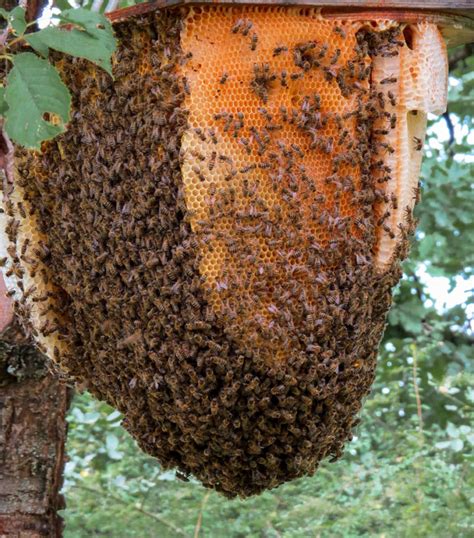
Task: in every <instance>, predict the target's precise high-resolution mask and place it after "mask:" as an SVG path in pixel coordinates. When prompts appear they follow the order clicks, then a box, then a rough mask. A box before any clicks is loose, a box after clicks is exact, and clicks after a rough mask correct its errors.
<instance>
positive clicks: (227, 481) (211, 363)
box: [4, 7, 413, 497]
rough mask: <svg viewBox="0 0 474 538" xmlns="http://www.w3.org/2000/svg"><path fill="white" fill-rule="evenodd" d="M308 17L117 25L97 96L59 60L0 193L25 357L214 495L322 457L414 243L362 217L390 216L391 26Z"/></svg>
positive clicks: (244, 490) (364, 380) (76, 68)
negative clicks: (34, 146)
mask: <svg viewBox="0 0 474 538" xmlns="http://www.w3.org/2000/svg"><path fill="white" fill-rule="evenodd" d="M308 13H310V15H311V13H313V12H309V11H308V10H306V12H304V13H303V12H301V10H300V11H298V10H294V9H293V10H292V9H290V8H285V9H283V8H266V9H265V10H260V11H259V10H256V11H252V9H251V8H222V7H220V8H215V9H214V8H206V9H205V10H199V9H198V8H190V9H188V10H183V11H179V10H176V11H163V12H161V13H159V14H157V15H155V14H150V15H147V16H146V17H143V18H139V19H135V20H133V21H128V22H121V23H118V24H117V25H116V27H115V28H116V33H117V37H118V39H119V41H120V47H119V51H118V52H117V54H116V57H115V61H114V76H115V81H112V80H111V79H110V78H109V77H108V76H107V75H106V74H105V73H104V72H102V71H100V70H99V69H96V68H95V67H94V66H92V65H91V64H89V63H87V62H85V61H82V60H71V59H69V58H65V57H60V56H58V57H57V62H56V65H57V66H58V68H59V69H60V71H61V74H62V76H63V77H64V80H65V82H66V83H67V85H68V86H69V87H70V88H71V90H72V93H73V99H74V103H73V110H74V112H73V121H72V122H71V125H70V127H69V130H68V131H67V132H66V133H65V134H64V135H62V136H60V137H59V138H57V139H56V140H54V141H52V142H49V143H47V144H44V147H43V152H42V154H37V153H34V152H25V151H20V150H17V156H16V157H17V162H16V165H17V170H16V172H17V178H16V182H15V185H13V186H11V187H9V189H8V192H7V193H6V194H7V201H6V203H5V210H6V217H5V219H4V220H5V224H6V232H7V234H8V237H9V239H10V245H9V247H8V256H9V258H10V261H9V265H8V274H9V276H10V277H11V278H13V279H15V280H16V286H17V288H18V289H19V292H18V293H17V295H16V308H17V311H18V312H19V314H20V315H21V317H22V319H23V320H24V322H25V324H27V325H28V327H29V330H30V332H31V333H32V334H33V335H34V336H35V338H36V340H37V342H38V343H39V345H40V346H41V347H42V349H44V350H45V351H46V352H47V353H48V354H49V355H50V356H51V357H52V358H53V359H54V361H55V362H56V363H57V364H58V366H59V367H60V369H61V370H62V371H63V372H65V373H67V374H68V375H69V376H71V377H72V378H74V379H75V380H76V381H78V382H80V383H81V384H83V385H84V386H85V387H87V389H88V390H89V391H90V392H91V393H92V394H93V395H95V396H96V397H98V398H100V399H104V400H105V401H107V402H108V403H110V404H111V405H113V406H115V407H116V408H117V409H119V410H120V411H121V412H122V413H124V415H125V420H124V426H125V427H126V428H127V429H128V430H129V431H130V432H131V434H132V435H133V436H134V437H135V438H136V439H137V441H138V443H139V445H140V446H141V448H142V449H143V450H145V451H146V452H148V453H149V454H152V455H153V456H156V457H157V458H158V459H159V461H160V463H161V465H162V466H163V467H165V468H167V467H177V468H178V469H179V470H180V471H181V472H182V473H184V474H185V475H189V474H192V475H194V476H195V477H197V478H198V479H199V480H201V481H202V483H203V484H204V485H205V486H208V487H212V488H215V489H217V490H218V491H221V492H223V493H224V494H225V495H226V496H228V497H233V496H236V495H240V496H243V497H244V496H249V495H252V494H256V493H259V492H261V491H263V490H265V489H268V488H273V487H276V486H278V485H279V484H281V483H282V482H285V481H288V480H291V479H293V478H297V477H300V476H303V475H306V474H312V473H314V471H315V470H316V468H317V466H318V463H319V462H320V461H321V460H322V459H323V458H325V457H328V456H329V457H332V458H337V457H339V456H340V455H341V454H342V449H343V445H344V443H345V442H346V441H347V440H348V439H350V437H351V429H352V427H353V426H354V424H355V422H356V420H357V419H356V415H357V413H358V411H359V410H360V408H361V402H362V399H363V398H364V396H366V395H367V394H368V392H369V390H370V386H371V383H372V381H373V378H374V371H375V365H376V354H377V347H378V343H379V341H380V338H381V336H382V333H383V329H384V325H385V316H386V313H387V311H388V309H389V307H390V303H391V288H392V286H393V285H394V284H395V283H396V282H397V281H398V279H399V278H400V275H401V273H400V269H399V260H400V259H402V258H403V257H404V256H405V255H406V252H407V244H408V239H407V238H408V235H409V233H410V232H411V231H412V229H413V222H412V219H411V206H410V207H409V206H406V207H405V206H404V209H406V210H405V211H404V213H403V219H402V221H401V222H397V223H395V225H396V226H397V227H396V229H395V225H393V228H390V227H388V226H387V224H386V222H385V221H386V220H387V219H388V216H387V215H385V217H384V211H387V210H386V209H385V210H384V211H381V210H380V207H381V206H382V205H383V204H385V205H386V206H389V205H391V206H392V207H398V206H397V203H398V200H397V197H396V196H395V195H394V194H393V193H391V192H386V190H385V189H384V183H387V182H389V181H390V174H391V172H392V170H391V168H390V167H388V166H387V165H385V164H384V158H383V155H384V154H385V153H387V152H388V153H390V154H392V153H394V154H395V155H396V151H397V147H396V146H394V147H392V146H390V144H389V142H387V141H386V140H385V139H384V136H386V134H384V133H385V131H387V133H388V132H389V131H390V130H391V129H394V128H395V124H396V119H397V118H396V116H394V112H393V111H390V112H386V111H385V110H384V108H385V106H386V103H387V102H390V99H391V97H390V96H389V95H388V91H389V88H387V90H385V89H383V90H381V89H377V92H376V93H375V92H374V91H373V90H372V87H371V74H372V64H373V61H374V58H375V57H377V56H380V55H387V56H388V57H395V56H396V55H398V54H399V53H400V50H402V49H403V47H406V43H405V41H404V38H403V32H402V28H401V27H400V25H398V24H396V23H385V24H382V25H380V27H377V28H375V29H374V28H367V27H365V26H364V25H363V24H362V23H357V24H350V25H346V24H343V23H341V22H338V21H335V20H331V21H325V20H323V21H321V20H320V19H319V18H318V17H317V14H316V12H314V13H313V14H312V15H311V16H309V15H308ZM289 22H292V23H294V24H296V23H301V26H300V28H299V30H298V31H296V30H292V31H291V32H292V33H290V34H288V35H287V36H284V35H283V33H282V34H280V33H278V32H277V33H275V32H273V29H274V28H279V27H280V26H281V28H287V27H290V25H289V24H288V23H289ZM294 24H293V26H294ZM279 25H280V26H279ZM216 28H218V30H217V31H216ZM223 28H224V29H225V32H228V34H226V35H225V37H223V35H224V34H223V30H222V29H223ZM213 32H214V33H215V35H214V37H213V36H212V34H213ZM216 32H217V33H216ZM254 36H256V37H254ZM284 37H285V38H286V39H284ZM198 38H200V40H199V39H198ZM280 39H281V42H280ZM219 40H221V41H222V44H216V43H217V42H218V41H219ZM226 43H227V44H228V46H227V45H226ZM218 57H220V58H221V60H222V62H224V63H225V65H224V63H218V62H220V61H221V60H218V59H217V58H218ZM284 73H286V74H284ZM387 84H390V83H387ZM382 86H383V85H382ZM228 90H229V91H228ZM226 92H227V93H226ZM380 122H383V125H382V126H381V124H380ZM392 150H393V151H392ZM384 166H385V167H386V168H385V169H383V167H384ZM381 170H382V172H383V173H382V174H381V173H380V171H381ZM403 203H405V202H403ZM384 225H385V226H386V227H387V230H385V233H387V234H389V236H390V234H393V236H394V238H395V233H396V241H395V242H394V244H393V255H392V256H391V258H390V260H389V262H388V263H387V264H386V266H385V267H384V270H383V271H382V270H380V268H378V267H377V265H376V263H375V261H374V260H375V256H376V253H377V248H378V247H377V244H378V243H377V241H378V239H377V237H378V236H379V235H380V234H379V232H380V229H381V227H383V226H384Z"/></svg>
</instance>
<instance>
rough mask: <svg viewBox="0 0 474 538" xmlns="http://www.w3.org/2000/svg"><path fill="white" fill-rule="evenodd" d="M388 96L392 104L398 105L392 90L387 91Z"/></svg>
mask: <svg viewBox="0 0 474 538" xmlns="http://www.w3.org/2000/svg"><path fill="white" fill-rule="evenodd" d="M387 97H388V99H389V101H390V104H391V105H392V106H397V100H396V98H395V95H394V94H393V92H392V91H388V92H387Z"/></svg>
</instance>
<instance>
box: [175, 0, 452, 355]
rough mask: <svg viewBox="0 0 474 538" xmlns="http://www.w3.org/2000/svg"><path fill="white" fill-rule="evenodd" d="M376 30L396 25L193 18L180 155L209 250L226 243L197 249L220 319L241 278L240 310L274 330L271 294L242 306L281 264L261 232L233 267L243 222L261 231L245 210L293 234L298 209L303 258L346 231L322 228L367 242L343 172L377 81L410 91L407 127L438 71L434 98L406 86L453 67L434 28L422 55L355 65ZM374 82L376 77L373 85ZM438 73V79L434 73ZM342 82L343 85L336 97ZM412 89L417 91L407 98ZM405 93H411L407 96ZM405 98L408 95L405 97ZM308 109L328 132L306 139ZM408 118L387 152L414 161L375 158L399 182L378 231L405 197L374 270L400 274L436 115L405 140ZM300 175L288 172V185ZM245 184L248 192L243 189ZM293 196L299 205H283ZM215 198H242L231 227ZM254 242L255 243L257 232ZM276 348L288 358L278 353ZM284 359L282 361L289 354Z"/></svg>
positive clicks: (306, 13) (220, 11) (352, 187)
mask: <svg viewBox="0 0 474 538" xmlns="http://www.w3.org/2000/svg"><path fill="white" fill-rule="evenodd" d="M367 26H370V28H371V29H373V28H374V27H375V28H376V29H377V30H378V31H383V30H385V29H388V28H391V27H394V26H397V23H395V22H393V21H378V22H377V23H372V24H371V25H369V24H368V23H366V22H365V21H349V20H344V18H341V19H340V20H337V19H326V18H323V17H321V15H320V13H319V11H318V10H317V9H308V8H296V7H295V8H281V7H277V8H274V7H262V6H253V7H246V8H242V7H238V8H229V7H207V6H206V7H195V8H191V9H190V11H189V13H188V15H187V17H186V18H185V24H184V29H183V32H182V47H183V52H184V53H191V54H192V59H191V60H190V61H189V62H188V63H187V64H186V66H185V67H184V68H183V74H184V76H185V77H186V79H187V82H188V95H187V97H186V100H185V105H186V108H187V109H188V111H189V129H188V131H187V133H186V134H185V135H184V137H183V141H182V155H183V157H184V162H183V165H182V172H183V182H184V189H185V194H186V202H187V206H188V209H189V210H190V211H191V212H192V214H193V219H192V225H193V228H194V230H195V231H199V230H202V229H206V228H207V227H209V225H212V230H213V237H215V235H217V237H219V234H220V235H221V237H222V239H221V240H219V239H217V240H216V239H214V240H213V242H212V244H210V245H209V244H208V245H203V246H202V248H201V252H202V263H201V272H202V274H203V275H205V276H206V277H207V285H208V287H209V290H210V294H211V297H212V301H213V303H214V304H215V306H216V308H220V307H221V306H222V304H221V303H222V302H221V300H220V296H221V294H220V293H219V291H220V289H221V287H222V286H224V287H227V281H226V279H225V275H226V274H229V273H231V274H235V273H237V274H239V275H241V277H240V278H239V277H237V278H235V277H233V278H231V280H233V284H234V286H236V288H234V294H235V296H237V297H240V302H241V315H242V316H244V317H245V318H248V317H249V316H253V317H255V318H256V319H259V320H261V321H262V322H264V323H265V324H267V325H269V326H270V327H271V318H272V315H271V309H272V302H271V298H270V296H271V293H272V291H273V290H272V288H271V287H270V288H269V290H268V291H269V293H268V296H267V298H264V299H263V300H261V301H259V302H257V303H256V302H255V301H253V300H252V299H251V298H249V300H248V303H249V304H251V305H252V306H251V308H250V310H249V309H247V308H245V307H244V306H243V305H244V304H245V302H246V301H245V300H244V299H243V298H244V297H246V295H248V296H250V295H252V293H253V291H254V290H253V286H254V284H255V282H258V280H259V277H260V276H261V274H262V272H263V271H265V267H266V266H268V265H270V266H272V265H274V264H275V262H277V259H278V258H281V257H282V253H281V252H276V250H275V249H274V248H272V246H271V245H270V244H269V243H268V242H267V241H266V240H265V237H262V233H261V231H260V230H256V231H255V234H256V235H257V236H258V239H257V240H256V241H254V243H253V245H252V247H250V249H251V252H249V256H248V263H242V256H241V252H238V254H239V256H237V255H236V252H237V250H238V249H237V248H235V249H234V250H232V246H231V247H230V248H229V244H230V245H232V240H233V238H235V239H236V241H237V240H238V237H239V236H240V235H241V232H242V231H243V230H244V231H245V226H243V228H242V226H240V225H239V223H238V222H237V221H236V218H235V216H236V215H238V214H239V212H240V213H241V214H244V215H247V217H248V218H247V221H246V222H247V224H248V223H249V222H250V221H251V219H250V217H251V215H249V208H250V211H252V210H254V212H255V213H258V212H259V210H260V213H258V214H261V213H262V212H267V213H268V214H269V215H271V216H272V217H273V219H272V221H273V222H275V220H276V221H277V222H281V226H282V228H284V227H285V223H287V222H291V221H292V220H293V218H294V216H293V214H294V212H295V208H296V207H297V208H298V211H299V214H300V222H299V226H300V227H301V229H303V230H304V235H306V237H308V240H307V241H306V242H303V244H301V243H300V246H301V247H302V248H303V250H305V251H306V250H307V248H308V246H309V244H310V243H311V242H312V241H313V242H314V241H316V242H317V244H318V246H319V247H320V248H322V249H327V247H328V244H329V242H330V240H335V239H336V240H337V239H340V238H341V237H342V235H341V234H340V233H338V230H337V228H336V230H335V229H334V227H332V228H331V227H330V226H328V223H327V221H325V218H324V215H326V214H331V215H333V216H334V215H336V216H337V218H338V219H340V220H341V221H344V220H347V221H349V230H350V233H352V234H353V235H354V236H357V237H360V233H359V231H358V229H357V227H356V226H355V225H354V222H355V221H357V220H360V219H361V218H363V217H364V214H363V212H362V210H363V208H362V207H361V204H360V203H359V198H358V196H359V194H360V191H361V185H360V177H361V176H360V174H361V170H360V166H359V164H360V163H359V162H356V161H354V160H353V161H352V162H345V161H344V157H345V156H346V155H348V154H349V153H351V152H352V151H353V150H354V148H357V146H358V144H359V141H358V133H357V123H356V118H355V115H353V116H351V113H352V114H353V113H354V111H355V110H356V109H357V108H358V107H360V106H361V103H363V104H366V103H367V100H368V98H369V90H370V89H372V90H373V88H374V86H371V85H372V83H373V82H375V83H377V77H379V80H382V79H383V78H385V77H387V76H389V75H387V74H386V73H387V70H388V71H390V70H393V73H395V74H397V78H398V77H399V80H400V82H399V83H398V84H396V88H397V90H396V91H395V92H394V93H395V95H396V98H397V105H396V106H394V107H393V109H394V110H393V112H394V113H395V114H396V115H397V116H399V115H402V116H404V118H405V117H408V119H409V120H410V118H412V116H407V114H406V107H407V104H408V102H409V101H410V95H411V94H410V93H409V92H410V91H411V92H412V94H413V95H416V96H419V95H424V93H425V92H424V90H426V91H428V87H429V86H430V84H427V81H428V80H430V79H429V78H428V75H429V74H430V69H429V68H427V67H430V66H431V64H430V62H429V61H428V64H429V65H428V66H426V65H425V69H423V68H422V69H421V71H422V73H421V79H422V80H423V81H424V84H420V82H419V81H418V80H416V77H415V76H413V75H410V73H413V72H414V70H418V71H420V66H423V65H424V64H426V58H427V54H428V55H429V54H434V55H435V57H436V58H440V59H441V61H445V55H444V49H443V44H442V39H441V37H440V36H439V32H438V31H437V29H436V28H435V27H434V26H433V25H424V26H423V27H420V28H418V29H415V30H414V32H415V36H422V37H420V38H419V39H418V41H421V42H420V43H418V42H417V40H416V39H415V40H414V43H415V46H414V44H413V43H410V47H408V46H406V45H405V44H402V45H403V46H401V47H400V49H401V53H400V55H398V56H393V57H384V56H380V57H376V58H375V59H372V58H370V57H369V56H368V55H367V54H365V55H362V56H361V55H359V56H356V55H355V52H354V51H355V49H356V47H357V44H358V42H357V32H358V31H359V30H361V28H364V27H367ZM428 44H431V45H432V46H427V45H428ZM298 54H299V55H300V57H302V62H299V57H298ZM305 57H306V58H308V59H309V60H310V61H311V62H315V63H316V67H317V69H314V68H313V63H312V65H311V67H310V68H305V65H304V62H305ZM297 64H299V65H297ZM419 64H420V65H419ZM437 67H439V66H437ZM364 68H365V69H367V72H366V74H367V73H370V75H368V76H364V73H363V70H364ZM400 71H401V72H400ZM405 71H407V72H405ZM434 71H439V69H437V68H436V67H435V69H434ZM382 73H385V74H384V75H382ZM399 73H400V75H401V76H399ZM341 74H344V76H343V77H342V82H341V83H339V82H338V77H339V76H340V75H341ZM392 76H394V75H392ZM259 77H260V78H259ZM259 80H264V81H265V84H263V88H262V87H261V86H260V85H258V84H257V83H256V82H259ZM405 80H409V84H408V85H406V84H405V82H403V81H405ZM400 84H401V86H400ZM399 87H401V88H402V90H398V88H399ZM407 87H408V88H410V90H406V89H404V88H407ZM433 87H434V88H437V87H438V86H437V85H436V84H434V85H433ZM381 89H382V90H384V91H385V88H381ZM403 92H405V93H406V95H405V94H403ZM432 93H434V94H436V91H434V92H433V91H432ZM443 95H444V94H443V91H441V92H438V94H437V95H435V96H434V97H433V99H434V101H436V104H437V106H438V108H439V107H440V105H439V103H440V102H441V103H442V101H443ZM415 100H416V99H415ZM411 101H413V98H412V99H411ZM427 101H429V99H427ZM389 106H390V105H387V110H388V109H389ZM305 107H306V109H307V111H308V113H310V114H311V115H314V113H315V111H316V115H319V116H320V121H321V123H322V126H321V125H315V126H314V128H313V129H302V128H301V124H299V122H300V121H301V122H303V121H304V119H302V116H304V113H305ZM441 107H442V105H441ZM420 108H421V110H425V109H426V107H423V106H421V107H420ZM295 113H297V114H298V117H296V116H294V115H295ZM292 118H293V121H292ZM404 118H402V119H401V121H400V122H399V123H398V125H397V126H394V125H392V126H391V129H390V133H389V134H388V136H387V137H386V140H384V142H383V143H384V144H385V145H390V144H392V145H393V146H394V148H396V149H398V148H403V149H404V150H403V151H402V152H401V153H399V152H398V151H396V152H395V153H394V154H393V157H391V156H390V155H389V156H388V157H390V158H388V157H387V155H386V153H387V152H386V151H385V150H384V151H381V152H379V153H378V154H376V155H375V156H374V154H373V153H372V155H371V156H368V157H367V158H368V159H379V158H382V159H383V160H384V161H386V164H387V166H388V165H389V164H390V168H392V169H393V170H394V171H396V173H395V174H393V175H392V177H391V180H390V182H389V184H382V185H381V186H380V191H382V192H383V193H385V194H386V195H387V197H386V202H385V203H384V202H382V203H380V202H379V203H378V204H376V207H375V209H376V211H375V217H376V219H378V220H379V221H380V220H383V218H382V219H381V217H382V215H383V214H384V213H385V212H387V210H388V209H387V208H388V207H389V206H390V204H393V203H394V202H393V200H394V199H395V197H397V199H398V197H400V200H399V203H398V205H397V210H392V211H390V214H391V218H390V223H389V224H390V226H389V225H388V223H387V222H386V223H385V225H384V227H382V225H381V224H379V225H378V226H377V244H376V245H374V252H376V253H377V254H376V262H377V265H379V266H380V267H381V268H382V269H384V268H386V267H388V265H389V264H390V262H391V260H392V257H393V253H394V249H395V247H396V244H397V239H399V237H400V236H399V233H400V229H399V224H400V223H403V222H404V212H405V211H406V209H407V207H408V208H409V209H410V210H411V209H412V207H413V201H412V194H411V193H412V190H413V187H414V186H416V185H417V181H418V171H419V165H420V162H421V154H420V153H419V152H414V151H412V149H411V148H412V147H413V142H412V139H413V136H415V135H416V136H418V137H421V138H423V135H422V134H421V133H422V132H424V128H425V126H426V115H425V114H424V113H422V112H420V116H419V117H418V120H417V122H416V125H417V126H416V127H415V124H414V122H413V121H412V124H413V126H411V127H410V128H408V133H407V132H406V130H407V127H406V122H405V119H404ZM313 119H314V116H313ZM379 123H380V124H382V125H380V126H381V127H383V124H386V123H387V119H386V118H382V120H381V121H380V122H379ZM381 130H382V131H383V129H381ZM315 146H316V148H315ZM338 155H339V156H340V157H341V159H342V164H341V166H340V167H339V168H338V170H337V172H338V175H339V178H336V180H335V181H330V179H331V177H332V174H334V169H333V166H334V159H335V157H336V159H337V156H338ZM400 155H402V158H400ZM350 159H351V158H350V156H349V161H350ZM290 161H291V167H292V168H291V171H290V172H289V173H287V169H288V164H289V162H290ZM389 161H390V162H389ZM392 161H396V162H393V163H392ZM404 172H405V173H404ZM407 174H408V175H409V177H410V178H411V179H410V180H408V179H407V177H406V176H407ZM341 177H342V178H346V184H343V185H341V182H340V181H338V179H340V178H341ZM244 182H247V184H246V185H245V186H243V184H244ZM292 182H293V183H294V184H295V187H294V189H292V188H291V183H292ZM276 184H277V185H276ZM285 189H286V193H287V195H288V196H289V197H290V198H291V199H290V200H288V203H287V204H281V200H282V193H283V194H285ZM245 190H247V191H249V190H250V191H251V192H252V193H254V196H255V197H256V199H257V201H258V203H259V204H260V206H259V207H255V206H254V205H252V204H253V202H252V203H250V202H249V199H248V197H247V196H246V195H245ZM407 193H408V194H407ZM219 196H221V197H222V198H223V200H224V205H225V199H226V197H227V198H228V197H229V196H230V197H231V198H232V205H233V208H234V210H233V213H232V212H230V213H229V212H227V214H223V212H222V211H219V208H217V209H214V208H215V207H216V206H218V200H219ZM395 205H396V202H395ZM276 212H278V215H275V213H276ZM247 228H248V231H249V233H250V234H252V227H251V226H247ZM284 256H285V257H286V258H287V259H288V260H290V262H291V260H292V255H291V245H290V246H287V248H286V252H285V253H284ZM294 263H295V264H297V263H298V262H297V261H294ZM273 278H274V279H275V281H276V282H280V281H282V280H285V279H287V278H288V277H287V272H286V271H285V272H282V271H279V270H278V269H277V270H275V271H274V274H273ZM219 279H221V280H219ZM300 282H301V285H302V286H303V287H306V288H307V289H308V288H311V287H314V285H315V284H314V280H312V279H311V278H310V277H308V276H304V275H302V276H301V278H300ZM256 305H258V306H257V308H258V310H256ZM241 321H243V319H241ZM266 345H268V343H267V344H266ZM277 346H281V342H280V343H279V344H277ZM274 352H275V350H272V353H274ZM278 354H279V355H281V350H279V351H278Z"/></svg>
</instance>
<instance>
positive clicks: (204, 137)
mask: <svg viewBox="0 0 474 538" xmlns="http://www.w3.org/2000/svg"><path fill="white" fill-rule="evenodd" d="M194 132H195V133H196V134H197V135H198V136H199V138H200V139H201V141H202V142H205V141H206V135H205V134H204V132H203V130H202V129H201V128H200V127H196V129H194Z"/></svg>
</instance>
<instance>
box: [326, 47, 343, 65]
mask: <svg viewBox="0 0 474 538" xmlns="http://www.w3.org/2000/svg"><path fill="white" fill-rule="evenodd" d="M340 55H341V49H336V52H335V53H334V55H333V56H332V58H331V59H330V60H329V64H330V65H334V64H336V62H337V60H338V59H339V56H340Z"/></svg>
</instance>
